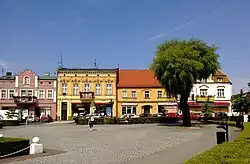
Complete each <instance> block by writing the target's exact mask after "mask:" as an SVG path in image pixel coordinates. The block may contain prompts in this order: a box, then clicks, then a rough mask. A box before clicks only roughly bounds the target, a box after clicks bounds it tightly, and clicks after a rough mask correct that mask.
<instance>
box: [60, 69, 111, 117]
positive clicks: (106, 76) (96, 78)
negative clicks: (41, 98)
mask: <svg viewBox="0 0 250 164" xmlns="http://www.w3.org/2000/svg"><path fill="white" fill-rule="evenodd" d="M86 75H87V76H86ZM63 83H66V84H67V95H65V96H63V95H62V84H63ZM86 83H87V84H89V85H90V89H89V92H94V94H95V100H94V101H95V103H108V102H110V100H111V99H112V101H113V102H114V105H113V116H115V113H116V72H103V71H98V70H96V71H85V70H81V71H80V72H79V71H78V72H75V71H67V70H66V71H65V72H63V73H60V72H59V73H58V79H57V85H58V88H57V93H58V95H57V116H59V117H60V118H61V108H62V107H61V103H62V102H67V105H68V106H67V115H68V119H71V118H72V111H71V108H72V105H71V104H72V103H81V100H80V95H74V94H73V91H74V88H73V87H74V84H78V92H83V91H84V84H86ZM96 84H100V85H101V94H100V95H96V88H95V86H96ZM106 84H111V85H112V95H106Z"/></svg>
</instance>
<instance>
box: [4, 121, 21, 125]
mask: <svg viewBox="0 0 250 164" xmlns="http://www.w3.org/2000/svg"><path fill="white" fill-rule="evenodd" d="M1 123H2V125H3V126H18V125H20V121H17V120H1Z"/></svg>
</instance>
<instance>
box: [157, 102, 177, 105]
mask: <svg viewBox="0 0 250 164" xmlns="http://www.w3.org/2000/svg"><path fill="white" fill-rule="evenodd" d="M158 105H177V102H161V103H158Z"/></svg>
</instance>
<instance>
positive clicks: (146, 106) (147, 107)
mask: <svg viewBox="0 0 250 164" xmlns="http://www.w3.org/2000/svg"><path fill="white" fill-rule="evenodd" d="M150 108H151V106H150V105H144V106H143V109H144V114H150Z"/></svg>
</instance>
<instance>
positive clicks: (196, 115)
mask: <svg viewBox="0 0 250 164" xmlns="http://www.w3.org/2000/svg"><path fill="white" fill-rule="evenodd" d="M177 117H179V119H180V120H182V119H183V115H182V114H179V115H178V116H177ZM200 118H201V115H198V114H196V113H190V120H198V119H200Z"/></svg>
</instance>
